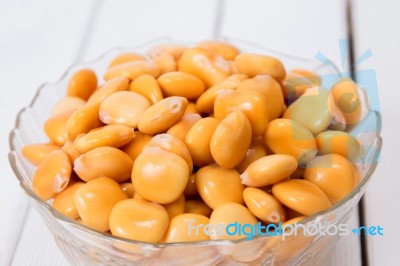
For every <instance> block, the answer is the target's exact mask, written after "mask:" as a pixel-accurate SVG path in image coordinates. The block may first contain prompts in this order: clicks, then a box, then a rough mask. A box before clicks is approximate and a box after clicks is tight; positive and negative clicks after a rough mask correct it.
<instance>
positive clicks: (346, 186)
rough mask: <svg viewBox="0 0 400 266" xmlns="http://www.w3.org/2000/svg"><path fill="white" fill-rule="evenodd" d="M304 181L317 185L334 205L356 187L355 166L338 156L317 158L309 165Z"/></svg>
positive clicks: (331, 155)
mask: <svg viewBox="0 0 400 266" xmlns="http://www.w3.org/2000/svg"><path fill="white" fill-rule="evenodd" d="M304 179H305V180H308V181H310V182H312V183H314V184H315V185H317V186H318V187H319V188H320V189H321V190H322V191H323V192H324V193H325V194H326V195H327V196H328V198H329V200H330V201H331V203H332V204H336V203H337V202H339V201H340V200H342V199H343V198H344V197H345V196H347V195H348V194H349V193H350V192H351V191H352V190H353V188H354V186H355V173H354V168H353V165H352V164H351V163H350V162H349V161H348V160H347V159H346V158H345V157H343V156H341V155H338V154H330V155H323V156H317V157H315V158H314V159H313V160H312V161H311V162H309V163H308V164H307V168H306V170H305V172H304Z"/></svg>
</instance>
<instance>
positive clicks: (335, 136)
mask: <svg viewBox="0 0 400 266" xmlns="http://www.w3.org/2000/svg"><path fill="white" fill-rule="evenodd" d="M315 140H316V143H317V147H318V152H319V154H321V155H326V154H332V153H336V154H339V155H342V156H344V157H346V158H347V159H349V160H350V161H352V162H355V161H357V160H358V159H359V158H360V157H361V156H362V153H363V147H362V145H361V143H360V142H359V141H358V140H357V139H356V138H355V137H353V136H352V135H350V134H349V133H346V132H342V131H325V132H322V133H319V134H318V135H317V136H316V137H315Z"/></svg>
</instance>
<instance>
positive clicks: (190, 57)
mask: <svg viewBox="0 0 400 266" xmlns="http://www.w3.org/2000/svg"><path fill="white" fill-rule="evenodd" d="M178 70H179V71H181V72H184V73H189V74H193V75H195V76H196V77H198V78H200V79H201V80H202V81H203V82H204V84H205V85H206V86H207V87H211V86H213V85H215V84H217V83H219V82H221V81H222V80H224V79H225V78H227V77H228V76H229V74H230V68H229V64H228V63H227V62H226V61H225V59H223V58H222V57H221V56H219V55H217V54H214V53H211V52H210V51H208V50H206V49H203V48H198V47H195V48H188V49H187V50H185V52H184V53H183V54H182V56H181V58H180V60H179V65H178Z"/></svg>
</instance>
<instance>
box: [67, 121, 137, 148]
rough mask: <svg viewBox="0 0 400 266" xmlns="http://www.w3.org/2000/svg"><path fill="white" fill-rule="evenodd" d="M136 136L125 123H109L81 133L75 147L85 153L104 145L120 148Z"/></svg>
mask: <svg viewBox="0 0 400 266" xmlns="http://www.w3.org/2000/svg"><path fill="white" fill-rule="evenodd" d="M134 137H135V133H134V130H133V129H132V128H130V127H128V126H124V125H108V126H104V127H100V128H96V129H93V130H91V131H90V132H89V133H87V134H82V135H79V136H78V137H77V138H76V139H75V141H74V144H75V148H76V149H77V150H78V152H80V153H85V152H88V151H90V150H93V149H95V148H99V147H102V146H111V147H115V148H120V147H122V146H124V145H125V144H127V143H129V142H130V141H131V140H132V139H133V138H134Z"/></svg>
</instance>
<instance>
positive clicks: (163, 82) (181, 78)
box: [157, 71, 205, 100]
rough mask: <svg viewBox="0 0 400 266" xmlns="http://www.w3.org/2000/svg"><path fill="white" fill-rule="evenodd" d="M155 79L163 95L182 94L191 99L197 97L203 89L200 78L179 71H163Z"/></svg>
mask: <svg viewBox="0 0 400 266" xmlns="http://www.w3.org/2000/svg"><path fill="white" fill-rule="evenodd" d="M157 81H158V83H159V84H160V86H161V90H162V92H163V94H164V95H165V96H182V97H185V98H187V99H188V100H191V99H196V98H198V97H199V96H200V95H201V94H202V93H203V92H204V90H205V85H204V83H203V81H201V79H199V78H198V77H196V76H195V75H192V74H188V73H183V72H179V71H174V72H168V73H165V74H163V75H161V76H160V77H158V79H157Z"/></svg>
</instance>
